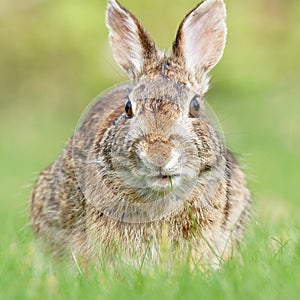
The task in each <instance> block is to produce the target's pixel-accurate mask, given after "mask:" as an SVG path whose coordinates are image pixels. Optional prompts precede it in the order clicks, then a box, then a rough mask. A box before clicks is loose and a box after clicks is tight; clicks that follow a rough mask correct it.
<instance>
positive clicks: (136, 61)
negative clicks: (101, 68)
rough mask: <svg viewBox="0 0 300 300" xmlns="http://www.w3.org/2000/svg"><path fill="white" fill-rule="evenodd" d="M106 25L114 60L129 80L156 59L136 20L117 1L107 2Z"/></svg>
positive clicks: (142, 29) (155, 51)
mask: <svg viewBox="0 0 300 300" xmlns="http://www.w3.org/2000/svg"><path fill="white" fill-rule="evenodd" d="M106 25H107V27H108V29H109V40H110V44H111V47H112V50H113V54H114V58H115V60H116V61H117V63H118V64H119V66H120V67H122V68H123V69H124V71H125V72H126V73H127V75H128V76H129V77H130V78H131V79H135V78H137V77H139V75H140V74H141V73H142V72H143V68H144V67H145V66H146V65H147V64H149V63H150V62H151V61H152V60H153V59H155V58H156V57H157V53H158V51H157V49H156V46H155V44H154V42H153V41H152V39H151V38H150V36H149V35H148V33H147V32H146V30H145V29H144V27H143V26H142V25H141V24H140V22H139V21H138V19H137V18H136V17H135V16H134V15H133V14H132V13H130V12H129V11H128V10H127V9H126V8H124V7H122V6H121V5H120V4H119V3H118V1H117V0H109V1H108V7H107V11H106Z"/></svg>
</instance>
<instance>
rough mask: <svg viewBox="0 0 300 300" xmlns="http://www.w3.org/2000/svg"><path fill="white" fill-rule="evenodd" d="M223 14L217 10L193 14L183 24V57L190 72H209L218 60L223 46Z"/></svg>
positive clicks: (224, 35)
mask: <svg viewBox="0 0 300 300" xmlns="http://www.w3.org/2000/svg"><path fill="white" fill-rule="evenodd" d="M224 21H225V14H224V13H222V11H219V9H217V8H212V9H210V10H208V11H206V12H204V14H203V13H201V12H197V11H195V12H193V13H192V14H191V16H190V18H188V19H187V20H186V23H185V24H184V29H183V30H184V48H183V49H184V56H185V59H186V64H187V68H188V69H190V70H195V69H196V70H198V71H199V70H204V71H206V70H209V69H210V68H212V67H213V66H215V65H216V64H217V62H218V61H219V60H220V58H221V56H222V54H223V49H224V45H225V37H226V26H225V22H224Z"/></svg>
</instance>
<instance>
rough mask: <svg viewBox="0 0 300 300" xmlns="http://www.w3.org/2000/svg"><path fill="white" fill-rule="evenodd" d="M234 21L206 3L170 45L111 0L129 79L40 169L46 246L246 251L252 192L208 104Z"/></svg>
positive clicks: (97, 252) (175, 253)
mask: <svg viewBox="0 0 300 300" xmlns="http://www.w3.org/2000/svg"><path fill="white" fill-rule="evenodd" d="M225 19H226V8H225V4H224V2H223V0H205V1H203V2H202V3H200V4H199V5H197V6H196V7H195V8H194V9H193V10H192V11H191V12H190V13H188V14H187V15H186V17H185V18H184V20H183V21H182V23H181V24H180V26H179V29H178V32H177V35H176V39H175V42H174V43H173V48H172V51H171V53H166V52H165V51H160V50H159V49H157V47H156V45H155V44H154V42H153V41H152V39H151V38H150V36H149V35H148V33H147V32H146V30H145V29H144V27H143V26H142V25H141V24H140V22H139V21H138V19H137V18H136V17H135V16H134V15H133V14H132V13H131V12H129V11H128V10H127V9H126V8H124V7H123V6H122V5H121V4H120V3H119V2H118V1H116V0H109V1H108V6H107V12H106V24H107V27H108V29H109V40H110V45H111V48H112V51H113V55H114V58H115V60H116V62H117V63H118V65H119V66H120V67H121V68H122V69H123V70H124V71H125V72H126V73H127V75H128V77H129V79H130V81H129V82H128V83H124V84H122V85H120V86H118V87H115V88H113V89H112V90H110V91H109V92H107V93H105V94H104V95H102V96H100V97H99V98H98V100H97V101H95V102H94V103H93V104H92V105H91V107H90V108H89V110H88V112H87V113H86V114H85V116H84V118H83V119H82V120H81V122H80V124H79V126H78V127H77V129H76V130H75V133H74V135H73V136H72V137H71V138H70V140H69V141H68V142H67V145H66V147H65V148H64V150H63V152H62V154H61V155H60V156H59V158H58V159H57V160H56V161H55V162H54V163H53V164H52V165H50V166H49V167H48V168H46V169H45V170H43V171H42V172H41V174H40V176H39V178H38V179H37V181H36V184H35V187H34V189H33V192H32V196H31V225H32V228H33V230H34V233H35V236H36V237H37V239H38V240H39V241H40V242H41V244H42V246H43V247H44V248H45V251H48V252H50V253H51V255H53V256H54V257H56V258H62V257H69V258H71V257H79V258H82V259H83V260H85V261H88V262H93V261H97V260H98V261H99V260H101V259H100V257H102V255H103V257H104V261H106V263H112V264H113V263H114V261H115V260H117V258H120V260H121V261H124V262H128V263H130V264H133V265H137V266H140V265H142V264H143V262H144V261H147V262H149V263H150V264H152V263H153V264H159V263H161V262H162V257H163V255H162V252H164V251H166V253H167V254H168V257H169V258H170V260H175V259H178V258H179V259H182V261H185V259H187V260H188V261H189V263H191V264H193V265H195V264H198V265H203V266H212V267H214V268H218V267H219V266H220V265H221V264H222V262H223V261H226V260H228V259H229V258H230V257H231V256H232V255H233V254H234V253H236V249H237V246H238V245H239V243H240V242H241V241H242V238H243V236H244V231H245V226H246V224H247V223H248V221H249V217H250V215H251V214H250V213H251V207H252V205H251V197H250V192H249V190H248V188H247V181H246V176H245V174H244V173H243V171H242V170H241V167H240V166H239V164H238V162H237V161H236V159H235V158H234V156H233V154H232V153H231V152H230V151H229V150H228V149H226V146H225V142H224V141H223V139H222V136H221V134H220V132H219V131H218V130H216V129H215V127H214V126H213V124H212V122H211V120H210V119H209V117H208V116H207V105H206V103H205V102H204V95H205V93H206V92H207V90H208V87H209V75H208V74H209V72H210V71H211V69H212V68H213V67H214V66H215V65H216V64H217V63H218V62H219V60H220V59H221V57H222V55H223V52H224V47H225V43H226V36H227V27H226V23H225ZM166 245H167V246H166ZM164 249H165V250H164ZM166 249H167V250H166Z"/></svg>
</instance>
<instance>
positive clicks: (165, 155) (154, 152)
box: [139, 141, 173, 168]
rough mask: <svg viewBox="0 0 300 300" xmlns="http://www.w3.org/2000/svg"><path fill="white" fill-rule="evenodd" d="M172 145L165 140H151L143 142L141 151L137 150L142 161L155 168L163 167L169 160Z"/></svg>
mask: <svg viewBox="0 0 300 300" xmlns="http://www.w3.org/2000/svg"><path fill="white" fill-rule="evenodd" d="M172 149H173V145H172V144H171V143H167V142H161V141H154V142H153V141H151V142H149V141H148V142H145V143H143V147H142V149H141V150H142V151H140V152H139V157H140V158H141V160H142V161H143V163H144V164H145V165H146V166H148V167H151V166H154V167H155V168H163V167H164V166H166V165H167V164H168V163H169V161H170V160H171V153H172Z"/></svg>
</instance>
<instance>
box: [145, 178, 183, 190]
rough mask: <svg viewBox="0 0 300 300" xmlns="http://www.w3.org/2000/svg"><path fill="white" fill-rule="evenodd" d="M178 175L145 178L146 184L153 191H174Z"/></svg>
mask: <svg viewBox="0 0 300 300" xmlns="http://www.w3.org/2000/svg"><path fill="white" fill-rule="evenodd" d="M179 179H180V176H179V175H161V174H160V175H158V176H154V177H148V178H147V184H148V186H149V187H151V188H153V189H164V190H166V189H170V190H172V189H174V187H175V186H177V185H178V183H179Z"/></svg>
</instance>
